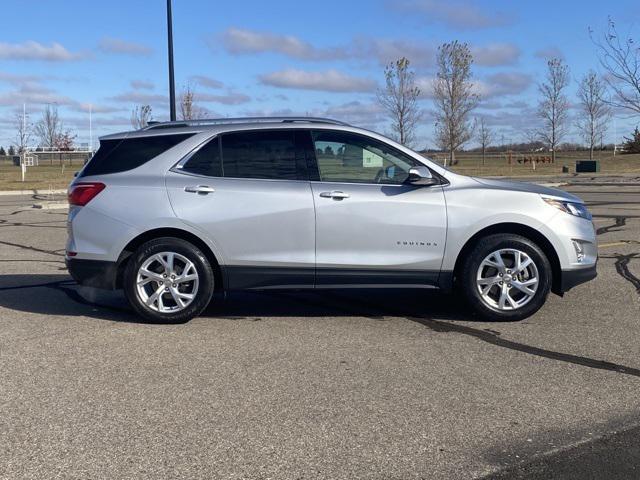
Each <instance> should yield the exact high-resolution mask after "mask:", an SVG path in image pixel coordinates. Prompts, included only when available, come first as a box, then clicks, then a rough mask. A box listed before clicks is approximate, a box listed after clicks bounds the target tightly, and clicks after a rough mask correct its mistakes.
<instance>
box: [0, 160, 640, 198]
mask: <svg viewBox="0 0 640 480" xmlns="http://www.w3.org/2000/svg"><path fill="white" fill-rule="evenodd" d="M598 153H599V154H601V155H600V157H599V158H597V159H598V160H600V173H601V174H609V175H615V174H618V173H638V174H640V154H636V155H616V156H615V157H614V156H613V155H612V153H611V152H598ZM524 156H527V157H536V156H538V155H537V154H529V155H516V154H514V155H513V156H512V162H511V165H509V163H508V160H507V156H506V155H503V154H500V155H495V154H493V155H491V156H487V159H486V163H485V165H484V166H483V165H482V158H481V156H480V155H478V154H475V153H473V154H469V153H461V154H458V155H457V158H458V161H459V163H458V164H457V165H454V166H453V168H452V170H453V171H455V172H458V173H462V174H464V175H478V176H498V175H504V176H526V175H556V174H561V173H562V166H563V165H567V166H568V167H569V172H570V173H574V172H575V164H576V161H577V160H585V159H587V156H585V154H584V152H561V153H559V154H558V157H557V160H556V163H555V164H548V163H538V164H537V165H536V169H535V170H534V169H533V167H532V165H531V164H530V163H526V164H524V163H518V161H517V160H518V159H520V160H522V158H523V157H524ZM431 158H433V159H434V160H436V161H437V162H438V163H439V164H442V160H443V156H442V155H431ZM80 168H81V166H80V165H73V166H69V165H66V166H65V167H64V169H63V168H62V167H61V166H60V165H53V166H51V165H40V166H37V167H28V168H27V174H26V177H25V181H24V182H22V181H21V176H20V167H16V166H13V165H8V164H4V165H0V190H34V189H36V190H48V189H62V188H67V186H68V185H69V183H70V182H71V180H72V179H73V174H74V172H76V171H77V170H79V169H80Z"/></svg>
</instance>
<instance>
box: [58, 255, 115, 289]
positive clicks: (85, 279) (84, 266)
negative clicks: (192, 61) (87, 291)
mask: <svg viewBox="0 0 640 480" xmlns="http://www.w3.org/2000/svg"><path fill="white" fill-rule="evenodd" d="M65 263H66V265H67V270H69V274H70V275H71V276H72V277H73V279H74V280H75V281H76V282H78V283H79V284H80V285H85V286H87V287H95V288H103V289H106V290H114V289H115V288H116V277H117V273H118V265H117V263H116V262H104V261H101V260H82V259H78V258H67V259H65Z"/></svg>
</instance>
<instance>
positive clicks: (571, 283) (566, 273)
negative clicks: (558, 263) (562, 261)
mask: <svg viewBox="0 0 640 480" xmlns="http://www.w3.org/2000/svg"><path fill="white" fill-rule="evenodd" d="M596 265H597V264H595V263H594V264H593V265H592V266H590V267H586V268H576V269H573V270H563V271H562V280H561V282H560V293H564V292H567V291H569V290H571V289H572V288H573V287H575V286H577V285H580V284H581V283H585V282H588V281H589V280H593V279H594V278H596V277H597V276H598V272H597V270H596Z"/></svg>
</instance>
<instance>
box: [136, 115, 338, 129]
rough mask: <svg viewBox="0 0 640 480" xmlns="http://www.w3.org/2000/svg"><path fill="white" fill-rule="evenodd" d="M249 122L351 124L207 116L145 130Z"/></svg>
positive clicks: (327, 120) (311, 119)
mask: <svg viewBox="0 0 640 480" xmlns="http://www.w3.org/2000/svg"><path fill="white" fill-rule="evenodd" d="M247 123H324V124H329V125H342V126H349V124H347V123H345V122H341V121H339V120H332V119H330V118H321V117H237V118H206V119H195V120H178V121H173V122H151V123H150V124H149V126H148V127H146V128H144V130H156V129H159V128H163V129H165V128H181V127H206V126H219V125H229V124H234V125H237V124H247Z"/></svg>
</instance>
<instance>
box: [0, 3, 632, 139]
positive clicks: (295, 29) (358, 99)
mask: <svg viewBox="0 0 640 480" xmlns="http://www.w3.org/2000/svg"><path fill="white" fill-rule="evenodd" d="M0 4H2V6H3V7H4V8H2V11H3V12H11V14H10V15H9V17H10V18H11V19H12V21H5V22H3V28H2V29H1V30H0V145H4V146H5V148H6V146H7V145H9V144H10V143H12V141H13V140H14V137H15V132H14V127H13V124H14V122H15V114H16V112H18V111H19V112H21V111H22V105H23V103H25V104H26V106H27V110H28V111H29V112H30V115H31V120H32V121H37V120H38V118H39V116H40V114H41V111H42V109H43V107H44V105H45V104H46V103H56V104H57V105H58V106H59V109H60V114H61V117H62V119H63V121H64V124H65V126H66V127H67V128H68V129H70V130H71V131H72V132H73V133H76V134H77V135H78V138H77V141H79V142H87V141H88V138H89V130H88V125H89V116H88V110H89V105H91V106H92V107H91V108H92V111H93V130H94V137H96V136H98V135H103V134H106V133H111V132H114V131H120V130H127V129H130V123H129V118H130V114H131V109H132V108H133V107H134V106H135V105H138V104H146V103H149V104H151V105H152V107H153V116H154V119H157V120H164V119H167V118H168V98H167V97H168V94H167V83H168V82H167V75H166V71H167V61H166V19H165V2H164V1H163V0H153V1H151V0H145V1H137V2H132V1H129V2H124V1H120V0H110V1H108V2H106V1H104V2H86V1H77V0H66V1H61V0H58V1H44V0H43V1H29V0H23V1H21V2H15V1H3V2H0ZM173 10H174V37H175V46H174V49H175V69H176V84H177V88H178V91H180V88H181V87H182V86H184V85H186V84H187V83H190V84H191V85H192V87H193V88H194V89H195V92H196V100H197V101H198V103H199V105H200V106H202V107H204V108H206V109H207V110H208V111H209V116H212V117H213V116H243V115H268V114H311V115H322V116H330V117H334V118H338V119H342V120H346V121H349V122H352V123H354V124H356V125H360V126H365V127H368V128H372V129H375V130H378V131H381V132H385V131H388V127H387V126H386V121H385V117H384V114H383V112H381V111H380V108H379V107H378V106H377V104H376V102H375V92H376V89H377V88H379V87H380V85H381V83H382V81H383V66H384V64H385V63H387V62H389V61H390V60H393V59H395V58H398V57H400V56H402V55H404V56H407V57H408V58H409V59H410V60H411V61H412V65H413V67H414V68H415V70H416V76H417V79H418V84H419V85H420V86H421V87H422V90H423V92H424V95H423V97H424V98H423V99H422V100H421V107H422V108H423V109H424V110H425V112H426V113H425V116H424V121H423V123H422V125H421V126H420V129H419V138H418V141H417V144H416V145H415V146H417V147H424V146H432V145H433V140H432V139H433V122H432V120H431V117H430V115H429V111H430V110H431V109H432V108H433V107H432V103H431V100H430V99H429V95H428V90H429V84H430V83H429V82H430V79H431V78H432V77H433V75H434V74H435V69H434V60H435V50H436V48H437V45H438V44H440V43H443V42H447V41H452V40H455V39H457V40H460V41H463V42H468V43H469V45H470V46H471V49H472V52H473V53H474V57H475V65H474V67H473V71H474V80H475V81H476V83H477V88H478V90H479V91H480V92H481V93H482V94H483V101H482V103H481V106H480V108H478V109H477V111H476V112H475V115H476V116H484V117H486V119H487V121H488V123H489V124H490V125H491V126H492V127H493V129H494V130H495V131H496V133H497V136H498V138H499V139H501V138H502V136H504V139H505V141H523V140H524V139H525V133H524V131H525V130H526V129H530V128H532V127H533V126H535V122H536V119H535V106H536V102H537V88H536V85H537V83H538V82H540V81H541V80H542V76H543V75H544V72H545V68H546V58H548V57H550V56H561V57H562V58H564V59H565V60H566V62H567V64H568V65H569V67H570V69H571V78H572V81H571V85H570V87H569V89H568V91H567V93H568V95H569V98H570V100H571V101H572V102H576V99H575V90H576V86H577V82H578V81H579V79H580V78H581V77H582V75H584V74H585V73H586V72H587V71H588V70H589V69H590V68H594V69H596V70H597V69H598V61H597V56H596V51H595V48H594V46H593V44H592V42H591V40H590V38H589V33H588V28H589V27H592V28H593V29H594V30H596V32H603V31H604V29H605V28H606V22H607V17H608V16H611V17H612V18H613V19H614V20H616V22H617V25H618V28H619V29H620V30H621V31H623V32H627V31H631V32H633V33H634V36H635V38H638V40H639V41H640V27H638V28H636V29H635V30H634V27H633V25H632V24H631V23H630V22H632V21H633V20H634V19H636V20H637V19H640V3H639V2H637V1H629V0H617V1H615V2H602V1H594V0H585V1H574V0H570V1H565V0H563V1H558V0H555V1H548V0H544V1H521V2H513V1H497V0H493V1H486V0H484V1H482V0H469V1H467V0H393V1H391V0H390V1H387V0H370V1H353V0H352V1H345V0H342V1H335V0H325V1H323V2H300V1H272V2H265V1H257V0H250V1H242V0H240V1H236V2H211V1H199V0H192V1H189V0H174V7H173ZM7 18H8V17H7V16H5V19H7ZM638 120H639V119H638V118H637V117H636V118H629V117H628V116H623V115H619V118H618V120H617V127H618V128H617V130H618V136H617V137H618V139H619V138H620V137H621V136H622V135H623V134H627V133H628V129H629V128H630V126H631V125H635V124H637V123H638ZM571 130H572V132H573V131H574V130H575V129H574V128H572V129H571ZM575 138H576V135H575V132H573V133H572V134H571V135H570V136H569V137H568V138H567V140H572V139H575ZM613 138H614V129H613V126H612V128H611V129H610V132H609V134H608V140H609V141H613ZM35 141H36V140H35V139H34V140H33V142H34V143H35ZM470 145H473V144H470Z"/></svg>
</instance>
